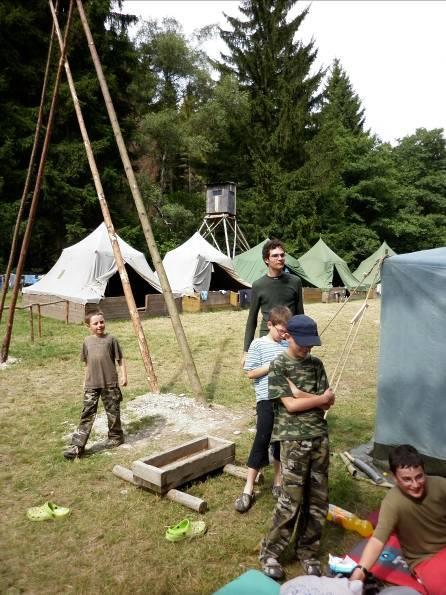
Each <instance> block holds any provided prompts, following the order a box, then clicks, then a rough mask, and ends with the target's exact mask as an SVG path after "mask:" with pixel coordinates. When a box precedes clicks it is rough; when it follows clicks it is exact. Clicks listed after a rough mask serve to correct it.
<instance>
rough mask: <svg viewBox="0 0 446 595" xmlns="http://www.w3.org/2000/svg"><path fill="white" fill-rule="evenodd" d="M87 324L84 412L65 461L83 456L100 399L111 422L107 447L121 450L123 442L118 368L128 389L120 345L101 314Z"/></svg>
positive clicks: (91, 316)
mask: <svg viewBox="0 0 446 595" xmlns="http://www.w3.org/2000/svg"><path fill="white" fill-rule="evenodd" d="M85 324H86V325H87V326H88V328H89V329H90V333H91V335H90V336H89V337H86V338H85V340H84V343H83V345H82V351H81V360H82V361H83V362H85V383H84V408H83V409H82V413H81V418H80V422H79V426H78V428H77V430H76V431H75V432H74V434H73V436H72V438H71V446H70V447H69V448H68V449H67V450H66V451H65V452H64V453H63V456H64V457H65V458H66V459H75V458H77V457H80V456H81V455H82V453H83V452H84V448H85V445H86V443H87V440H88V437H89V435H90V432H91V428H92V427H93V422H94V419H95V417H96V412H97V410H98V403H99V397H101V399H102V402H103V404H104V409H105V412H106V414H107V420H108V441H107V446H108V447H113V446H119V445H120V444H122V443H123V442H124V433H123V431H122V427H121V411H120V403H121V401H122V394H121V390H120V388H119V382H118V374H117V371H116V364H115V362H117V363H118V366H119V369H120V372H121V384H122V386H126V385H127V367H126V363H125V360H124V357H123V355H122V351H121V347H120V346H119V343H118V341H117V340H116V339H115V338H114V337H112V336H111V335H109V334H107V333H106V332H105V320H104V315H103V314H102V312H90V313H89V314H87V316H86V317H85Z"/></svg>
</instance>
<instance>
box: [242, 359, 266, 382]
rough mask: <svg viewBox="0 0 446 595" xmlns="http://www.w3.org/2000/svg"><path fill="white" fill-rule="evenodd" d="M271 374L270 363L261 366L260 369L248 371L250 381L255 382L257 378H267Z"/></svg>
mask: <svg viewBox="0 0 446 595" xmlns="http://www.w3.org/2000/svg"><path fill="white" fill-rule="evenodd" d="M268 372H269V362H268V363H266V364H265V365H264V366H260V367H258V368H254V369H253V370H248V371H247V373H246V375H247V376H248V378H249V379H250V380H254V379H255V378H261V377H262V376H266V375H267V374H268Z"/></svg>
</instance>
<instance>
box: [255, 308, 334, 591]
mask: <svg viewBox="0 0 446 595" xmlns="http://www.w3.org/2000/svg"><path fill="white" fill-rule="evenodd" d="M285 338H286V339H287V341H288V348H287V350H286V351H285V352H283V353H282V354H281V355H279V356H278V357H277V358H276V359H275V360H274V361H273V362H271V365H270V371H269V376H268V383H269V391H268V392H269V398H270V399H271V400H273V401H274V429H273V434H272V440H273V441H274V440H279V441H280V443H281V444H280V460H281V463H282V490H281V494H280V496H279V499H278V501H277V504H276V508H275V511H274V516H273V522H272V527H271V530H270V531H269V533H268V534H267V535H266V537H265V538H264V539H263V540H262V543H261V548H260V556H259V558H260V562H261V564H262V570H263V572H264V574H266V575H267V576H269V577H271V578H274V579H276V580H280V579H282V578H283V576H284V571H283V569H282V566H281V565H280V563H279V561H278V558H279V556H280V554H281V553H282V552H283V550H284V549H285V548H286V546H287V545H288V544H289V543H290V541H291V537H292V534H293V531H294V529H295V526H296V525H297V537H296V555H297V557H298V559H299V560H300V562H301V564H302V566H303V568H304V570H305V572H306V573H307V574H313V575H317V576H320V575H321V568H320V562H319V560H318V558H317V555H318V553H319V545H320V538H321V533H322V527H323V525H324V523H325V519H326V516H327V512H328V463H329V448H328V430H327V422H326V420H325V418H324V412H325V411H326V410H327V409H329V408H330V407H331V406H332V405H333V403H334V401H335V395H334V393H333V391H332V390H331V389H330V388H329V385H328V379H327V375H326V373H325V369H324V365H323V363H322V362H321V360H319V359H318V358H316V357H314V356H312V355H311V349H312V347H313V346H314V345H320V344H321V340H320V338H319V335H318V331H317V325H316V323H315V321H314V320H312V319H311V318H310V317H308V316H306V315H304V314H299V315H297V316H293V317H292V318H291V319H290V320H289V321H288V323H287V334H286V335H285ZM290 382H291V383H292V384H293V385H295V387H297V388H294V387H293V391H292V390H291V387H290V386H291V385H290ZM295 397H298V398H295Z"/></svg>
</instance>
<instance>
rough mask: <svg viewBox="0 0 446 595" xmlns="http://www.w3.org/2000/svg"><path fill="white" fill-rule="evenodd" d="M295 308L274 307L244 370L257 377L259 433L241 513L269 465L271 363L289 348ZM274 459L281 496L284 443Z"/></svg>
mask: <svg viewBox="0 0 446 595" xmlns="http://www.w3.org/2000/svg"><path fill="white" fill-rule="evenodd" d="M290 318H291V311H290V309H289V308H287V307H286V306H277V307H275V308H272V309H271V311H270V313H269V317H268V322H267V326H268V334H267V335H265V336H264V337H260V338H259V339H254V341H253V342H252V343H251V345H250V346H249V350H248V354H247V357H246V361H245V365H244V370H246V371H247V376H248V378H249V379H251V380H254V388H255V394H256V401H257V403H256V411H257V427H256V436H255V438H254V442H253V445H252V448H251V452H250V454H249V457H248V476H247V480H246V484H245V487H244V490H243V493H242V494H241V495H240V496H239V497H238V498H237V500H236V501H235V504H234V507H235V510H237V511H238V512H247V511H248V510H249V509H250V508H251V506H252V505H253V503H254V498H255V496H254V481H255V479H256V477H257V474H258V472H259V470H260V469H261V468H262V467H265V466H266V465H268V464H269V456H268V449H269V444H270V441H271V433H272V430H273V423H274V410H273V402H272V401H270V400H269V399H268V372H269V365H270V362H271V361H272V360H273V359H275V358H276V357H277V356H278V355H279V354H280V353H282V352H283V351H285V349H286V348H287V342H286V341H285V340H284V339H283V337H284V335H285V333H286V332H287V322H288V320H289V319H290ZM272 454H273V459H274V485H273V495H274V496H275V497H276V498H278V497H279V495H280V485H281V474H280V444H279V442H274V443H273V445H272Z"/></svg>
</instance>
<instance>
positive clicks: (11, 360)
mask: <svg viewBox="0 0 446 595" xmlns="http://www.w3.org/2000/svg"><path fill="white" fill-rule="evenodd" d="M19 361H20V360H19V359H17V358H16V357H8V359H7V360H6V361H5V362H2V363H1V364H0V370H5V369H6V368H7V367H9V366H12V365H13V364H17V363H18V362H19Z"/></svg>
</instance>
